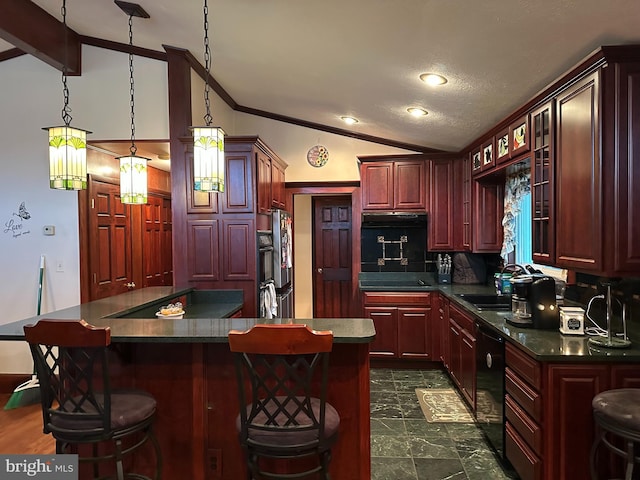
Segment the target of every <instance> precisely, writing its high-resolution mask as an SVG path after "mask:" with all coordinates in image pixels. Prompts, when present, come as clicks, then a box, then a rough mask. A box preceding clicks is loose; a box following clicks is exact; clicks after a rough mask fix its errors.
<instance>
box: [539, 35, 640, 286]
mask: <svg viewBox="0 0 640 480" xmlns="http://www.w3.org/2000/svg"><path fill="white" fill-rule="evenodd" d="M639 87H640V51H639V50H638V48H637V47H636V48H633V47H631V48H627V47H603V48H601V49H600V50H598V51H597V52H595V53H594V54H593V55H592V56H591V57H589V58H588V59H586V60H585V61H584V62H582V63H581V65H580V67H578V68H576V69H575V70H574V71H572V72H569V73H568V74H567V75H565V76H564V77H563V78H562V80H561V81H559V82H557V83H556V84H554V85H552V87H551V88H550V91H551V92H552V95H550V96H549V97H548V98H547V99H546V100H545V102H544V103H542V104H541V105H540V106H538V107H537V108H536V109H534V111H533V112H532V116H531V120H532V129H533V131H532V137H531V139H532V144H533V145H532V151H533V155H532V191H533V200H532V201H533V209H534V210H533V211H534V214H533V217H534V218H533V239H532V240H533V247H534V261H536V262H538V263H545V264H550V265H555V266H558V267H562V268H567V269H572V270H578V271H585V272H590V273H593V274H599V275H603V276H618V275H630V274H634V273H636V272H637V271H638V269H639V268H640V229H638V228H637V225H638V224H639V223H640V211H639V208H640V207H638V206H637V205H639V204H640V188H639V183H640V182H639V180H638V179H639V178H640V175H639V174H638V172H639V171H640V170H639V169H640V167H638V165H640V153H638V152H639V151H640V148H638V147H639V145H638V142H639V140H638V138H639V136H638V132H640V120H638V118H639V116H638V113H639V112H640V94H639V93H638V91H639ZM634 225H635V226H634Z"/></svg>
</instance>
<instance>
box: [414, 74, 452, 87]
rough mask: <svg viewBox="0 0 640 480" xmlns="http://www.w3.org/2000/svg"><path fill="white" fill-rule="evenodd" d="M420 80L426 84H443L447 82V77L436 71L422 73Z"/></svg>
mask: <svg viewBox="0 0 640 480" xmlns="http://www.w3.org/2000/svg"><path fill="white" fill-rule="evenodd" d="M420 80H422V81H423V82H424V83H426V84H427V85H433V86H435V85H444V84H445V83H447V81H448V80H447V79H446V78H444V77H443V76H442V75H438V74H437V73H423V74H422V75H420Z"/></svg>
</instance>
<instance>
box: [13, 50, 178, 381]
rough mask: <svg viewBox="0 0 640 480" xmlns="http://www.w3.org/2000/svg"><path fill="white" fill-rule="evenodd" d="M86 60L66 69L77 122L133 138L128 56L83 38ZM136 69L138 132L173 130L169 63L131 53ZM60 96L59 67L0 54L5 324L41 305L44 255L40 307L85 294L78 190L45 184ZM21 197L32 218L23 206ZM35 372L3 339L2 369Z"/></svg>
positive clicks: (21, 349) (162, 134)
mask: <svg viewBox="0 0 640 480" xmlns="http://www.w3.org/2000/svg"><path fill="white" fill-rule="evenodd" d="M82 68H83V74H82V76H80V77H69V78H68V86H69V91H70V106H71V108H72V112H71V115H72V117H73V121H72V122H71V125H72V126H75V127H78V128H84V129H87V130H90V131H92V132H93V133H92V134H91V135H89V139H90V140H91V139H129V138H130V137H131V125H130V122H131V120H130V106H129V64H128V55H126V54H123V53H118V52H112V51H109V50H104V49H100V48H95V47H87V46H84V47H83V56H82ZM134 73H135V102H136V103H135V123H136V138H153V139H157V138H169V133H168V129H169V127H168V106H167V105H168V99H167V67H166V64H165V63H164V62H158V61H154V60H149V59H144V58H140V57H134ZM62 102H63V97H62V82H61V74H60V72H58V71H57V70H55V69H53V68H52V67H50V66H48V65H46V64H45V63H43V62H41V61H39V60H37V59H36V58H35V57H32V56H31V55H23V56H21V57H18V58H14V59H11V60H7V61H4V62H0V105H2V117H3V121H2V128H1V129H0V145H2V148H0V166H1V167H2V170H3V171H4V172H5V176H4V182H3V185H2V188H0V224H1V225H2V230H1V231H0V278H1V280H0V304H1V305H3V309H2V311H3V314H2V316H1V317H0V324H4V323H10V322H13V321H16V320H21V319H23V318H27V317H31V316H33V315H35V314H36V306H37V289H38V269H39V264H40V255H45V272H46V274H45V279H44V288H43V296H42V309H41V313H47V312H50V311H53V310H59V309H61V308H66V307H68V306H71V305H77V304H78V303H80V278H79V271H80V268H79V243H78V204H77V193H76V192H67V191H58V190H51V189H50V188H49V177H48V173H49V172H48V157H47V155H48V147H47V134H46V132H45V131H43V130H42V127H49V126H54V125H60V124H62V123H63V122H62V119H61V114H60V111H61V109H62ZM22 202H24V206H25V209H26V211H27V212H28V213H29V218H28V219H27V218H21V217H19V216H18V215H17V214H18V213H20V212H19V209H20V205H21V204H22ZM25 217H26V216H25ZM44 225H54V226H55V235H54V236H45V235H44V234H43V231H42V229H43V226H44ZM12 228H13V230H12ZM58 263H60V264H61V266H62V270H63V271H57V264H58ZM30 371H31V358H30V356H29V353H28V349H27V347H26V344H22V343H16V342H0V372H2V373H25V372H30Z"/></svg>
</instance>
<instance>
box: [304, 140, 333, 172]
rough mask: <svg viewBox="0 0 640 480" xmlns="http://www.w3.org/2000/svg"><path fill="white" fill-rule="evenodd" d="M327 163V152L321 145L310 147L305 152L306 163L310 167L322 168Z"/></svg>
mask: <svg viewBox="0 0 640 480" xmlns="http://www.w3.org/2000/svg"><path fill="white" fill-rule="evenodd" d="M328 161H329V150H327V147H323V146H322V145H316V146H314V147H311V148H310V149H309V151H308V152H307V162H309V165H311V166H312V167H322V166H324V165H326V163H327V162H328Z"/></svg>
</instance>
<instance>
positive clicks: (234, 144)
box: [222, 137, 287, 214]
mask: <svg viewBox="0 0 640 480" xmlns="http://www.w3.org/2000/svg"><path fill="white" fill-rule="evenodd" d="M225 162H226V165H225V167H226V172H225V176H226V187H225V192H224V202H223V206H222V211H223V213H264V214H268V213H270V212H271V210H272V209H274V208H283V207H284V180H285V179H284V171H285V169H286V168H287V164H286V163H284V162H283V161H282V160H281V159H280V158H279V157H278V155H277V154H276V153H275V152H273V151H272V150H271V149H270V148H269V147H268V146H267V145H266V144H265V143H264V142H263V141H262V140H261V139H260V138H259V137H227V138H226V139H225Z"/></svg>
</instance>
